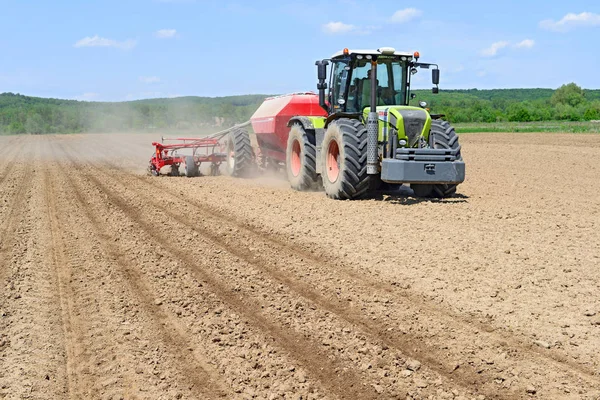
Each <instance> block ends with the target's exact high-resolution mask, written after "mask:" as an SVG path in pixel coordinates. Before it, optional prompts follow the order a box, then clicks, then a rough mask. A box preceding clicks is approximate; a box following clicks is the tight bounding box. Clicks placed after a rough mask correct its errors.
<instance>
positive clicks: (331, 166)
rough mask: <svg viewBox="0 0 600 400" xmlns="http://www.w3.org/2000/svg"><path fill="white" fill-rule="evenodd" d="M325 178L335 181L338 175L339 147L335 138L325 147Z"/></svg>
mask: <svg viewBox="0 0 600 400" xmlns="http://www.w3.org/2000/svg"><path fill="white" fill-rule="evenodd" d="M326 168H327V178H328V179H329V182H335V181H337V178H338V176H339V175H340V148H339V147H338V144H337V142H336V141H335V140H332V141H331V142H329V147H328V148H327V165H326Z"/></svg>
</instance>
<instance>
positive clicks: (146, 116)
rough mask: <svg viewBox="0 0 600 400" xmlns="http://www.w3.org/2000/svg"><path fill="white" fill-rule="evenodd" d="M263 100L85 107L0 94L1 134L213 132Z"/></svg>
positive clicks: (243, 116) (254, 97)
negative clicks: (157, 131)
mask: <svg viewBox="0 0 600 400" xmlns="http://www.w3.org/2000/svg"><path fill="white" fill-rule="evenodd" d="M266 97H268V96H266V95H245V96H231V97H219V98H209V97H178V98H174V99H151V100H138V101H129V102H119V103H117V102H114V103H111V102H86V101H75V100H60V99H45V98H39V97H29V96H23V95H20V94H12V93H3V94H0V132H1V133H31V134H41V133H82V132H131V131H153V130H166V129H177V130H192V129H193V130H203V131H213V130H215V129H217V130H218V129H220V128H223V127H230V126H232V125H234V124H236V123H239V122H243V121H247V120H248V119H249V118H250V116H251V115H252V113H254V111H255V110H256V109H257V108H258V106H259V105H260V104H261V103H262V101H263V100H264V99H265V98H266Z"/></svg>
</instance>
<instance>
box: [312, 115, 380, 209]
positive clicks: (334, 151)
mask: <svg viewBox="0 0 600 400" xmlns="http://www.w3.org/2000/svg"><path fill="white" fill-rule="evenodd" d="M321 157H322V163H321V165H322V166H323V173H322V174H321V177H322V178H323V186H324V187H325V193H326V194H327V196H328V197H330V198H332V199H340V200H345V199H356V198H359V197H361V196H364V195H365V194H367V193H368V191H369V187H370V182H371V176H370V175H368V174H367V128H366V127H365V125H364V124H363V123H362V122H360V121H359V120H355V119H348V118H340V119H338V120H336V121H334V122H332V123H331V124H330V125H329V127H328V128H327V132H326V133H325V137H324V139H323V147H322V151H321Z"/></svg>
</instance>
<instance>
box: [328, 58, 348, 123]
mask: <svg viewBox="0 0 600 400" xmlns="http://www.w3.org/2000/svg"><path fill="white" fill-rule="evenodd" d="M332 63H333V67H332V68H331V82H330V84H329V107H330V114H335V113H338V112H344V111H346V104H347V102H348V100H349V99H348V94H347V93H346V90H347V89H348V79H349V77H350V66H349V63H350V60H349V59H347V60H346V59H342V60H332Z"/></svg>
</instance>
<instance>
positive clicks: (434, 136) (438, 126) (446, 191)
mask: <svg viewBox="0 0 600 400" xmlns="http://www.w3.org/2000/svg"><path fill="white" fill-rule="evenodd" d="M429 144H430V147H432V148H434V149H452V150H456V149H458V154H457V155H456V160H457V161H460V160H462V156H461V155H460V144H459V143H458V135H457V134H456V131H455V130H454V128H453V127H452V125H450V123H449V122H448V121H443V120H441V119H434V120H433V121H431V131H430V132H429ZM457 186H458V184H456V183H438V184H411V185H410V187H411V189H412V190H413V192H415V196H417V197H437V198H443V197H450V196H452V195H453V194H454V193H456V187H457Z"/></svg>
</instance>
